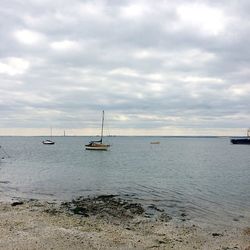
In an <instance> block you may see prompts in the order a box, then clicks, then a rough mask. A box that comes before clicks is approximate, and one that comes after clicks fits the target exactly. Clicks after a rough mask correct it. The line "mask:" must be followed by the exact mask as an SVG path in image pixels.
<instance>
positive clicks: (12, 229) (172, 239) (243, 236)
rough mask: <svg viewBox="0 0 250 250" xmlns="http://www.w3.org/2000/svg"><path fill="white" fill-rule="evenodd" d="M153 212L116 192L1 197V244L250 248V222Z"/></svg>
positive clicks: (3, 246) (25, 246)
mask: <svg viewBox="0 0 250 250" xmlns="http://www.w3.org/2000/svg"><path fill="white" fill-rule="evenodd" d="M155 209H156V210H157V208H156V207H155ZM157 212H158V214H157V216H156V217H154V218H152V217H150V216H148V215H147V214H146V213H145V210H144V209H143V207H142V206H141V205H140V204H137V203H132V202H128V201H125V200H121V199H119V198H117V197H115V196H99V197H95V198H79V199H77V200H73V201H72V202H65V203H50V202H44V201H37V200H29V201H21V202H12V203H7V202H4V203H0V249H6V250H8V249H21V250H22V249H187V250H188V249H221V250H231V249H243V250H250V227H245V228H232V227H229V226H225V227H224V228H223V229H221V228H220V229H219V230H216V229H215V228H208V227H207V228H204V227H202V228H201V227H199V226H198V225H195V224H192V223H190V222H189V223H185V222H180V221H179V222H177V221H176V220H175V219H171V218H170V217H169V216H168V215H167V214H165V213H164V212H163V211H157Z"/></svg>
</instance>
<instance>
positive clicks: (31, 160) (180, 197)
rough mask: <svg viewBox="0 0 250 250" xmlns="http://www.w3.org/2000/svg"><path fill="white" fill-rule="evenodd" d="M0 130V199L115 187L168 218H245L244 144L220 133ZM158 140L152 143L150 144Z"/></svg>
mask: <svg viewBox="0 0 250 250" xmlns="http://www.w3.org/2000/svg"><path fill="white" fill-rule="evenodd" d="M45 139H47V138H45V137H15V136H13V137H8V136H4V137H0V145H1V146H2V147H1V149H2V150H1V155H3V154H4V159H2V160H1V162H0V200H1V201H4V200H13V199H41V200H51V201H64V200H71V199H73V198H76V197H79V196H89V195H90V196H96V195H103V194H114V195H119V196H120V197H122V198H126V199H131V200H133V201H136V202H140V203H142V204H143V205H144V206H145V207H147V206H150V205H152V204H153V205H155V206H157V207H158V208H159V209H162V210H164V211H165V212H166V213H168V214H169V215H170V216H172V217H174V218H180V219H182V220H191V221H196V222H199V223H210V224H211V225H213V224H221V225H235V226H239V227H240V226H249V224H250V146H249V145H233V144H231V143H230V138H227V137H150V136H149V137H143V136H141V137H132V136H131V137H125V136H124V137H122V136H121V137H120V136H113V137H107V138H105V142H108V143H110V144H111V147H110V149H109V150H108V151H88V150H85V148H84V145H85V144H87V143H88V142H89V140H91V139H93V138H90V137H80V136H64V137H63V136H62V137H60V136H58V137H53V140H54V141H55V142H56V144H55V145H43V144H42V141H43V140H45ZM152 141H159V142H160V144H151V142H152Z"/></svg>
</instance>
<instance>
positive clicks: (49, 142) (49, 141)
mask: <svg viewBox="0 0 250 250" xmlns="http://www.w3.org/2000/svg"><path fill="white" fill-rule="evenodd" d="M42 143H43V144H44V145H54V144H55V142H54V141H52V128H50V140H49V139H47V140H45V141H43V142H42Z"/></svg>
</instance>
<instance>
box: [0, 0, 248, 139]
mask: <svg viewBox="0 0 250 250" xmlns="http://www.w3.org/2000/svg"><path fill="white" fill-rule="evenodd" d="M249 13H250V1H248V0H245V1H244V0H234V1H233V0H231V1H230V0H224V1H223V0H221V1H212V0H211V1H206V0H204V1H192V0H175V1H172V0H165V1H163V0H157V1H153V0H151V1H149V0H148V1H147V0H142V1H141V0H131V1H129V0H121V1H120V0H119V1H116V0H110V1H108V0H107V1H84V0H71V1H68V0H53V1H52V0H49V1H48V0H2V1H1V6H0V22H1V26H0V32H1V34H0V37H1V44H0V76H1V81H0V96H1V97H0V107H1V109H0V111H1V112H0V134H2V135H3V134H5V135H7V134H11V135H16V134H20V135H40V134H49V133H50V129H49V128H50V127H53V131H54V133H55V134H62V133H63V130H66V133H68V134H74V135H87V134H96V133H98V132H99V130H100V122H101V111H102V110H105V112H106V122H107V123H106V126H105V127H106V128H107V130H108V132H107V133H109V134H117V135H119V134H122V135H133V134H135V135H143V134H145V135H238V134H239V135H242V134H244V133H245V130H246V128H248V127H250V41H249V40H250V14H249Z"/></svg>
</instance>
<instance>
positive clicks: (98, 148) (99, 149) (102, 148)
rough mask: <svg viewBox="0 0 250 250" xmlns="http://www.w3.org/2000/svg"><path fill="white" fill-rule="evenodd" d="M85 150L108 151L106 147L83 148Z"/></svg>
mask: <svg viewBox="0 0 250 250" xmlns="http://www.w3.org/2000/svg"><path fill="white" fill-rule="evenodd" d="M85 149H86V150H96V151H107V150H108V147H107V146H105V147H100V146H99V147H93V146H85Z"/></svg>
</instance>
